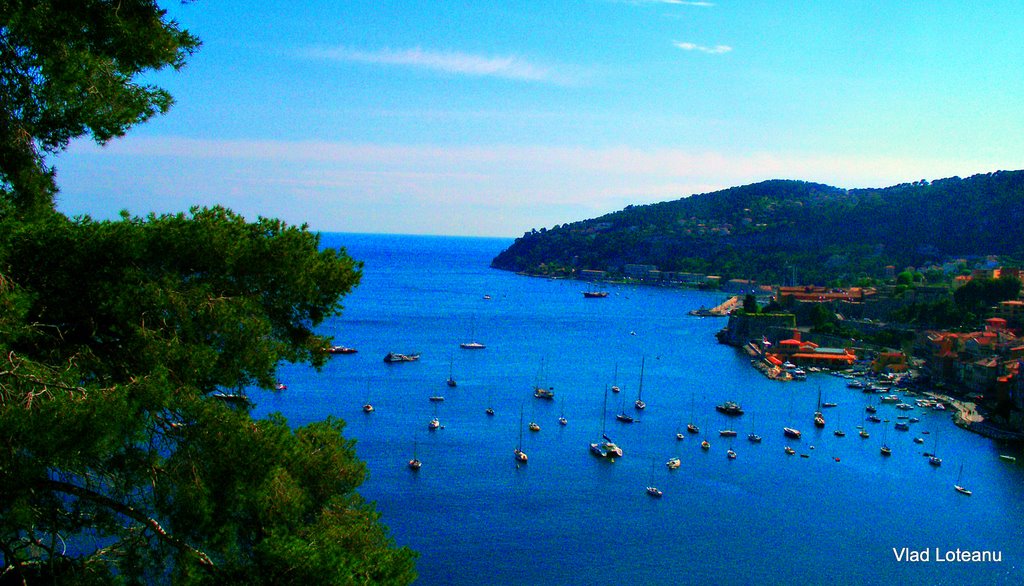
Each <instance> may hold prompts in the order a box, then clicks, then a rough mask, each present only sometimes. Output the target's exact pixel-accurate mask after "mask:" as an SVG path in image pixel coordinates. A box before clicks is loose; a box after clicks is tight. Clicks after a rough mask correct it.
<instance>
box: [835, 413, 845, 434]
mask: <svg viewBox="0 0 1024 586" xmlns="http://www.w3.org/2000/svg"><path fill="white" fill-rule="evenodd" d="M838 421H839V416H838V415H837V416H836V422H837V423H836V425H837V428H836V430H835V431H833V432H832V435H834V436H836V437H846V432H845V431H843V430H841V429H839V428H838Z"/></svg>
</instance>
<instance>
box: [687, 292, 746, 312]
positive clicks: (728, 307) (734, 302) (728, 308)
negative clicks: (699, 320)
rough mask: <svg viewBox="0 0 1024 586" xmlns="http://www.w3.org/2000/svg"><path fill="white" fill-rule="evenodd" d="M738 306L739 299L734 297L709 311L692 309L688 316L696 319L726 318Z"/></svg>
mask: <svg viewBox="0 0 1024 586" xmlns="http://www.w3.org/2000/svg"><path fill="white" fill-rule="evenodd" d="M739 306H740V298H739V296H738V295H734V296H732V297H730V298H728V299H726V300H725V301H723V302H722V303H719V304H718V305H716V306H714V307H712V308H711V309H705V308H703V307H702V308H700V309H694V310H691V311H690V315H695V316H698V317H726V316H728V315H729V313H730V312H732V310H734V309H736V308H737V307H739Z"/></svg>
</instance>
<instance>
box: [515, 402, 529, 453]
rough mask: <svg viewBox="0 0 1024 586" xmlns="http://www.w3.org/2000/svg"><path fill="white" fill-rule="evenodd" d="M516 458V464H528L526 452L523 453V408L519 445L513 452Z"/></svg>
mask: <svg viewBox="0 0 1024 586" xmlns="http://www.w3.org/2000/svg"><path fill="white" fill-rule="evenodd" d="M513 453H514V454H515V457H516V462H526V460H527V457H526V452H524V451H523V406H522V405H520V406H519V443H518V444H517V445H516V449H515V450H514V451H513Z"/></svg>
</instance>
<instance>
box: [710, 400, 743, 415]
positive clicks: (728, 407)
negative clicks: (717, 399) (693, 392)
mask: <svg viewBox="0 0 1024 586" xmlns="http://www.w3.org/2000/svg"><path fill="white" fill-rule="evenodd" d="M715 410H716V411H718V412H719V413H724V414H726V415H743V407H741V406H740V404H739V403H737V402H735V401H726V402H725V403H722V404H721V405H715Z"/></svg>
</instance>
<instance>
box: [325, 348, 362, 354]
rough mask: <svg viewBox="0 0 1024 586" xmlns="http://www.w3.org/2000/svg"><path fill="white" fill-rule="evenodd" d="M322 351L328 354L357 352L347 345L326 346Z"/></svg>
mask: <svg viewBox="0 0 1024 586" xmlns="http://www.w3.org/2000/svg"><path fill="white" fill-rule="evenodd" d="M324 352H326V353H328V354H355V353H356V352H359V350H356V349H355V348H349V347H348V346H328V347H327V348H324Z"/></svg>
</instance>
